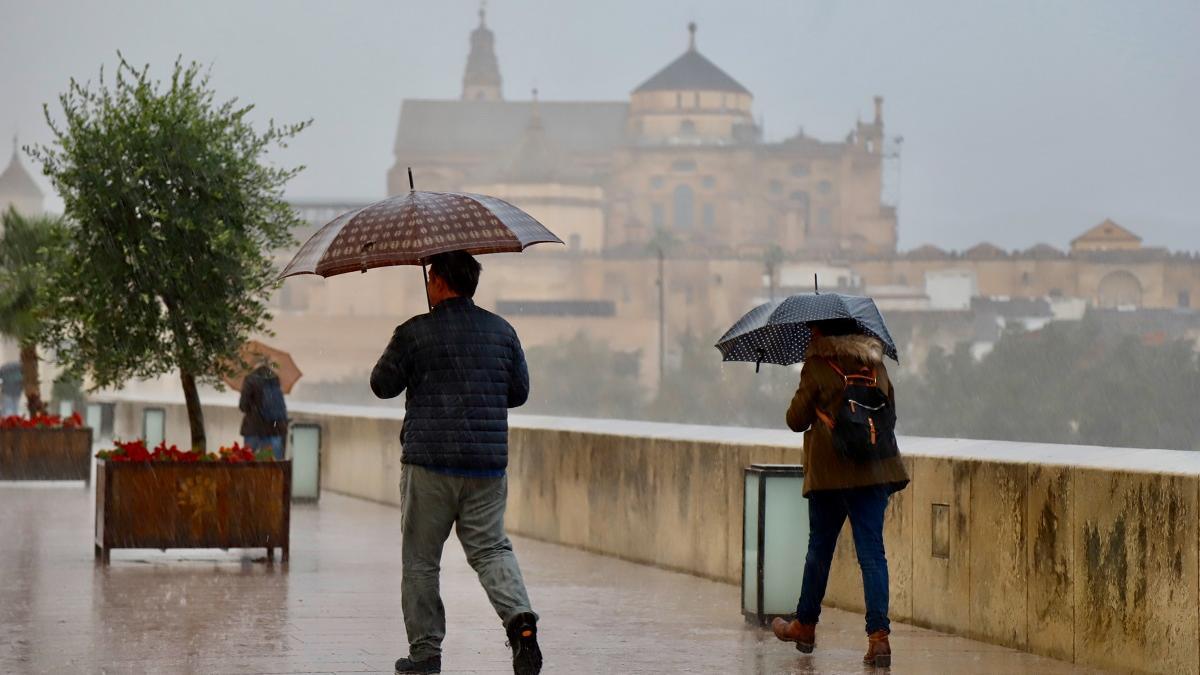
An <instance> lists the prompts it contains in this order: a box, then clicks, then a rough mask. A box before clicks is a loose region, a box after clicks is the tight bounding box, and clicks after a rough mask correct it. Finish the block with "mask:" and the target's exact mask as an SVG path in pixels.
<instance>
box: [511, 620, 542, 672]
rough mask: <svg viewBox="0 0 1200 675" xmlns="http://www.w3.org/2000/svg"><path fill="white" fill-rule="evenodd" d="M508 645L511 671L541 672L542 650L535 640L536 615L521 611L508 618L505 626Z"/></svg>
mask: <svg viewBox="0 0 1200 675" xmlns="http://www.w3.org/2000/svg"><path fill="white" fill-rule="evenodd" d="M505 631H506V632H507V633H508V646H509V647H512V653H513V673H515V674H516V675H538V673H540V672H542V650H541V649H539V648H538V641H537V615H535V614H534V613H533V612H523V613H521V614H518V615H516V616H514V617H513V618H512V619H509V621H508V625H507V626H505Z"/></svg>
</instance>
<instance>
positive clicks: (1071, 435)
mask: <svg viewBox="0 0 1200 675" xmlns="http://www.w3.org/2000/svg"><path fill="white" fill-rule="evenodd" d="M897 392H898V394H897V404H898V405H899V407H900V410H899V412H900V426H901V431H903V432H904V433H906V434H912V435H921V436H945V437H958V438H980V439H996V440H1014V441H1035V442H1045V443H1075V444H1086V445H1105V446H1117V447H1143V448H1144V447H1152V448H1168V449H1178V450H1185V449H1200V416H1197V415H1196V414H1195V402H1196V400H1197V399H1198V398H1200V363H1198V361H1197V356H1196V354H1195V352H1194V351H1193V347H1192V344H1191V343H1190V342H1187V341H1178V342H1168V343H1166V344H1158V345H1156V344H1147V343H1146V342H1144V341H1143V340H1142V339H1140V338H1139V337H1136V336H1128V335H1124V336H1106V335H1102V334H1101V331H1099V330H1098V327H1097V326H1096V324H1095V323H1094V322H1093V321H1090V320H1085V321H1083V322H1081V323H1079V324H1068V323H1061V324H1051V325H1049V326H1047V327H1046V328H1045V329H1043V330H1040V331H1037V332H1023V331H1010V332H1007V333H1005V334H1004V335H1003V337H1002V338H1001V340H1000V341H999V342H998V343H997V345H996V347H995V349H994V350H993V351H992V352H991V353H989V354H988V355H987V356H986V357H984V358H983V359H982V360H980V361H975V360H974V359H973V358H972V357H971V355H970V354H969V353H968V351H967V349H966V348H965V347H963V348H960V349H958V350H956V351H955V352H953V353H951V354H946V353H944V352H941V351H935V352H934V353H933V354H931V355H930V358H929V360H928V362H927V364H926V367H925V369H924V372H923V373H922V374H921V375H920V376H919V377H917V378H911V379H910V380H909V381H902V382H900V383H898V384H897Z"/></svg>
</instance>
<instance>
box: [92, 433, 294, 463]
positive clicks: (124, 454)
mask: <svg viewBox="0 0 1200 675" xmlns="http://www.w3.org/2000/svg"><path fill="white" fill-rule="evenodd" d="M113 445H116V446H117V447H115V448H113V449H111V450H101V451H100V452H97V453H96V458H97V459H103V460H106V461H109V462H174V463H179V464H186V463H189V462H225V463H226V464H239V463H242V462H273V461H275V455H274V454H272V452H271V449H270V448H264V449H262V450H259V451H258V452H254V451H253V450H251V449H250V448H247V447H243V446H241V445H238V444H237V443H234V444H233V446H232V447H226V448H221V449H220V450H218V451H217V452H202V451H200V450H180V449H179V446H177V445H167V442H166V441H163V442H162V443H159V444H158V446H157V447H155V448H154V449H153V450H150V449H149V448H147V447H146V442H145V441H143V440H141V439H138V440H136V441H126V442H122V441H114V442H113Z"/></svg>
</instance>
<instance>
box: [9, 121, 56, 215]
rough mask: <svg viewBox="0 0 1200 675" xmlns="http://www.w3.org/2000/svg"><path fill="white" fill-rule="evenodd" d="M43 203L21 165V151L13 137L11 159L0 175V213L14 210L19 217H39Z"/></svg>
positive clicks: (38, 192) (41, 195)
mask: <svg viewBox="0 0 1200 675" xmlns="http://www.w3.org/2000/svg"><path fill="white" fill-rule="evenodd" d="M44 202H45V195H44V194H42V190H41V188H39V187H38V186H37V183H35V182H34V180H33V176H31V175H29V172H28V171H27V170H26V169H25V166H24V165H23V164H22V163H21V151H20V149H19V148H18V146H17V139H16V137H15V136H14V137H13V149H12V158H11V159H9V161H8V166H7V167H5V169H4V172H3V173H0V212H3V211H8V209H9V208H15V209H16V210H17V212H18V213H20V214H21V215H25V216H40V215H42V214H43V213H44Z"/></svg>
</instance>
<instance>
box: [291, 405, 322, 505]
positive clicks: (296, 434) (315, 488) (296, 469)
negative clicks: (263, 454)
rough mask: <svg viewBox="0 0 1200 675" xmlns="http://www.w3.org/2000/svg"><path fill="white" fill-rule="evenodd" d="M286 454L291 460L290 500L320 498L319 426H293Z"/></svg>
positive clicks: (313, 499)
mask: <svg viewBox="0 0 1200 675" xmlns="http://www.w3.org/2000/svg"><path fill="white" fill-rule="evenodd" d="M291 431H292V434H291V436H292V438H291V442H290V443H288V454H289V455H291V460H292V500H293V501H314V502H315V501H317V500H318V499H320V498H321V426H320V425H318V424H294V425H292V428H291Z"/></svg>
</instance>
